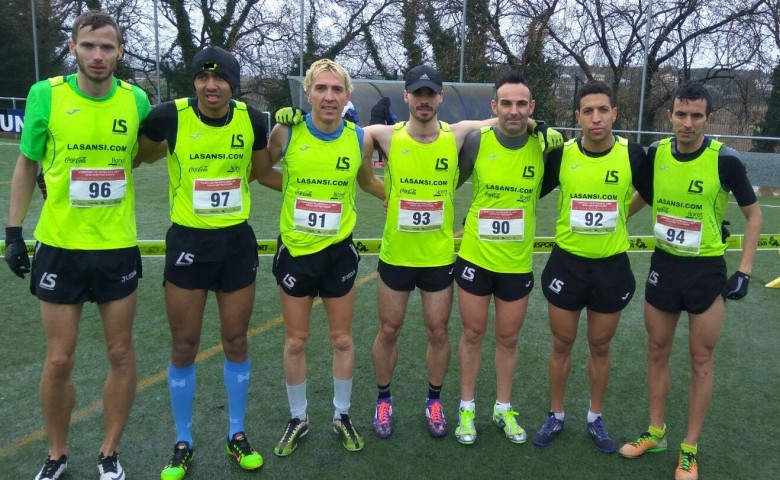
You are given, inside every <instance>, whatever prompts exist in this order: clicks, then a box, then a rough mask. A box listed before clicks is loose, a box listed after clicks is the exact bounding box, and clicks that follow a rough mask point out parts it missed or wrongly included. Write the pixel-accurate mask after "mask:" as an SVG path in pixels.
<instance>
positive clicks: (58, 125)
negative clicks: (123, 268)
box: [35, 77, 148, 250]
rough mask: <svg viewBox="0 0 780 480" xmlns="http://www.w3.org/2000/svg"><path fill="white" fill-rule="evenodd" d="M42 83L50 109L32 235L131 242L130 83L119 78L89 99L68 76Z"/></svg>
mask: <svg viewBox="0 0 780 480" xmlns="http://www.w3.org/2000/svg"><path fill="white" fill-rule="evenodd" d="M48 82H49V84H50V85H51V111H50V114H49V123H48V135H47V137H46V147H45V150H44V151H45V158H44V160H43V169H44V171H45V178H46V186H47V191H48V197H47V199H46V201H45V202H44V203H43V208H42V210H41V216H40V219H39V221H38V225H37V227H36V228H35V238H36V239H37V240H38V241H39V242H41V243H44V244H46V245H51V246H55V247H60V248H65V249H71V250H108V249H115V248H127V247H132V246H135V245H136V244H137V233H136V225H135V193H134V189H133V176H132V172H131V169H132V166H133V157H134V156H135V153H136V151H137V149H138V145H137V141H138V128H139V125H140V118H139V108H138V106H137V105H136V97H135V95H134V93H133V88H134V87H132V86H131V85H130V84H128V83H125V82H122V81H119V82H117V84H115V86H114V88H113V90H112V92H111V93H110V94H109V95H108V96H106V97H105V98H102V99H98V100H96V99H93V98H90V97H87V96H85V95H83V94H82V93H81V92H79V91H77V90H75V89H74V85H76V83H75V80H74V81H73V82H72V83H71V82H66V81H65V78H64V77H56V78H51V79H49V80H48ZM147 111H148V110H147Z"/></svg>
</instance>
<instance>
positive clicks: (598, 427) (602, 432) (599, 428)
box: [591, 417, 609, 438]
mask: <svg viewBox="0 0 780 480" xmlns="http://www.w3.org/2000/svg"><path fill="white" fill-rule="evenodd" d="M591 425H592V426H593V430H594V431H595V432H596V436H597V437H599V438H607V437H609V434H608V433H607V429H606V428H605V427H604V422H602V421H601V417H599V418H597V419H596V421H595V422H593V423H592V424H591Z"/></svg>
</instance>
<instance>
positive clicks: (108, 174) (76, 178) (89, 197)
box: [70, 168, 127, 207]
mask: <svg viewBox="0 0 780 480" xmlns="http://www.w3.org/2000/svg"><path fill="white" fill-rule="evenodd" d="M126 191H127V179H126V178H125V170H124V169H123V168H101V169H85V168H74V169H73V170H71V171H70V205H71V206H73V207H110V206H112V205H118V204H120V203H122V199H124V198H125V192H126Z"/></svg>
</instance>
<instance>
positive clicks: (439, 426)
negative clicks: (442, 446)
mask: <svg viewBox="0 0 780 480" xmlns="http://www.w3.org/2000/svg"><path fill="white" fill-rule="evenodd" d="M425 423H426V425H427V426H428V433H430V434H431V436H432V437H435V438H439V437H443V436H444V435H447V420H445V418H444V409H443V408H442V406H441V400H440V399H438V398H437V399H435V400H426V401H425Z"/></svg>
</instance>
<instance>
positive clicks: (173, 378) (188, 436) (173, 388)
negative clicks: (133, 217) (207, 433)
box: [168, 363, 195, 448]
mask: <svg viewBox="0 0 780 480" xmlns="http://www.w3.org/2000/svg"><path fill="white" fill-rule="evenodd" d="M168 392H169V394H170V397H171V410H172V411H173V421H174V423H175V424H176V441H177V442H181V441H184V442H187V443H189V444H190V448H192V447H193V442H192V429H191V427H192V404H193V403H194V402H195V364H194V363H192V364H190V365H187V366H186V367H183V368H177V367H174V366H173V364H170V365H168Z"/></svg>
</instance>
